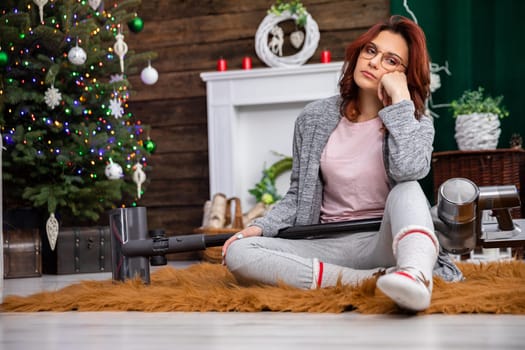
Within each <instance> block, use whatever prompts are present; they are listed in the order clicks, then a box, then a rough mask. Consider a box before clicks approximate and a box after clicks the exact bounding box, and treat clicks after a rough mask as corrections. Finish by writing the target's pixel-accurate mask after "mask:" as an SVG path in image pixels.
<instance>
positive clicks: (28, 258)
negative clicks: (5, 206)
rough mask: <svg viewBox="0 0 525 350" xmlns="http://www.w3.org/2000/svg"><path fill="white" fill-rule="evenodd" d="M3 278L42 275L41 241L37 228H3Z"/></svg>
mask: <svg viewBox="0 0 525 350" xmlns="http://www.w3.org/2000/svg"><path fill="white" fill-rule="evenodd" d="M3 239H4V278H19V277H39V276H41V275H42V255H41V251H42V243H41V240H40V232H39V230H38V229H36V228H35V229H4V232H3Z"/></svg>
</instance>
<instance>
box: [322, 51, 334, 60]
mask: <svg viewBox="0 0 525 350" xmlns="http://www.w3.org/2000/svg"><path fill="white" fill-rule="evenodd" d="M331 60H332V55H331V54H330V51H328V50H323V51H322V52H321V63H330V61H331Z"/></svg>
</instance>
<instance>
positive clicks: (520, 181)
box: [432, 149, 525, 218]
mask: <svg viewBox="0 0 525 350" xmlns="http://www.w3.org/2000/svg"><path fill="white" fill-rule="evenodd" d="M432 170H433V180H434V195H435V198H437V191H438V188H439V186H440V185H441V184H442V183H443V182H445V181H446V180H448V179H450V178H453V177H464V178H467V179H469V180H471V181H473V182H474V183H475V184H476V185H478V186H496V185H516V187H517V188H518V191H519V192H520V198H521V203H522V205H521V210H520V209H513V211H512V215H513V217H514V218H520V217H525V207H524V204H525V150H523V149H495V150H481V151H447V152H436V153H434V154H433V155H432Z"/></svg>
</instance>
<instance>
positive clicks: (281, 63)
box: [255, 8, 320, 67]
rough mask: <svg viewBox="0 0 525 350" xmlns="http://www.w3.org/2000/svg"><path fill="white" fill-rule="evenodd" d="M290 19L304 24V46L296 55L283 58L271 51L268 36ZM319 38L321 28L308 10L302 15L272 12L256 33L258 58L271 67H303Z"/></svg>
mask: <svg viewBox="0 0 525 350" xmlns="http://www.w3.org/2000/svg"><path fill="white" fill-rule="evenodd" d="M303 9H304V8H303ZM304 18H306V20H304ZM289 19H293V20H295V21H296V23H298V24H300V23H301V22H304V30H305V37H304V44H303V45H302V47H301V49H300V50H299V52H297V53H296V54H294V55H292V56H284V57H281V56H278V55H276V54H275V53H273V52H272V50H271V49H270V45H269V44H268V36H269V34H270V33H271V32H272V29H274V27H276V26H277V24H278V23H280V22H283V21H286V20H289ZM319 37H320V35H319V27H318V26H317V23H316V22H315V21H314V19H313V18H312V16H311V15H310V14H309V13H308V12H306V10H303V11H302V12H301V13H300V14H299V13H292V12H290V11H289V10H286V11H283V12H281V13H280V14H277V13H275V12H270V13H269V14H268V15H267V16H266V17H265V18H264V19H263V21H262V22H261V24H260V25H259V28H258V29H257V32H256V33H255V52H256V53H257V56H259V58H260V59H261V60H262V61H263V62H264V63H266V64H267V65H268V66H270V67H296V66H300V65H303V64H304V63H305V62H306V61H308V59H309V58H310V57H312V56H313V54H314V53H315V50H316V49H317V45H318V44H319Z"/></svg>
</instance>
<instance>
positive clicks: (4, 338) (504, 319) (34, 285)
mask: <svg viewBox="0 0 525 350" xmlns="http://www.w3.org/2000/svg"><path fill="white" fill-rule="evenodd" d="M189 263H190V262H177V263H173V264H174V266H175V267H177V268H179V267H180V268H184V267H185V266H187V264H189ZM109 278H111V275H110V274H108V273H99V274H85V275H66V276H51V275H44V276H42V277H39V278H25V279H9V280H4V296H5V295H9V294H16V295H28V294H32V293H35V292H38V291H41V290H56V289H59V288H62V287H64V286H66V285H68V284H71V283H74V282H76V281H78V280H81V279H82V280H85V279H109ZM495 288H497V286H495ZM472 297H473V298H475V296H474V295H473V296H472ZM0 349H2V350H11V349H17V350H18V349H20V350H22V349H23V350H31V349H38V350H47V349H53V350H71V349H74V350H83V349H97V350H98V349H112V350H117V349H126V350H132V349H140V350H145V349H177V350H179V349H184V350H192V349H206V350H208V349H217V350H219V349H227V350H234V349H250V350H257V349H272V350H274V349H292V350H293V349H301V350H305V349H323V350H324V349H381V350H390V349H403V350H407V349H418V350H419V349H447V350H452V349H476V350H480V349H525V316H513V315H431V316H385V315H374V316H366V315H360V314H358V313H352V312H349V313H343V314H313V313H299V314H298V313H271V312H262V313H235V312H234V313H183V312H172V313H141V312H93V313H91V312H66V313H50V312H45V313H2V314H0Z"/></svg>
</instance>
